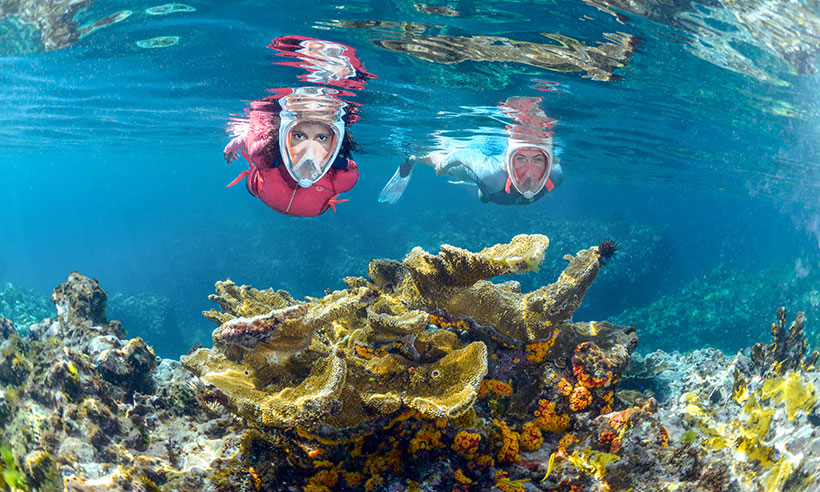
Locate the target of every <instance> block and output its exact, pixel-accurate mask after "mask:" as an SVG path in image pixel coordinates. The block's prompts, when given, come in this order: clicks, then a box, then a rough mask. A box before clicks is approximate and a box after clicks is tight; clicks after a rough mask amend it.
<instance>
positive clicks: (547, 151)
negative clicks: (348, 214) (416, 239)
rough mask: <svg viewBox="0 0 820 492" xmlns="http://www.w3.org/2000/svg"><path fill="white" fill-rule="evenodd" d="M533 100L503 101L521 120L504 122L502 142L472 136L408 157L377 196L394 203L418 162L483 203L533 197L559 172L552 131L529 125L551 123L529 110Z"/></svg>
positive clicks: (524, 200) (523, 201)
mask: <svg viewBox="0 0 820 492" xmlns="http://www.w3.org/2000/svg"><path fill="white" fill-rule="evenodd" d="M522 101H525V102H526V103H528V104H526V105H527V106H529V111H527V112H526V113H521V112H520V110H519V108H520V107H522V106H523V105H522V104H521V102H522ZM537 101H540V98H529V99H528V98H512V99H510V100H508V101H507V103H506V104H507V107H508V108H509V107H513V108H514V109H513V110H512V111H507V112H509V113H511V114H513V116H514V117H515V118H516V119H517V120H518V122H519V123H526V125H513V126H510V127H508V131H509V133H510V135H509V137H508V138H507V139H506V141H505V139H503V138H502V137H475V138H473V139H471V140H470V141H469V142H468V143H467V145H466V147H467V148H463V149H460V150H455V151H450V152H446V151H434V152H431V153H429V154H427V155H425V156H422V157H416V156H410V157H409V158H407V160H405V161H404V162H403V163H402V164H401V166H399V168H398V169H397V170H396V173H395V174H394V175H393V178H392V179H391V180H390V181H389V182H388V183H387V185H385V187H384V189H383V190H382V192H381V194H380V195H379V201H380V202H388V203H396V201H398V199H399V198H401V195H402V193H403V192H404V189H405V187H406V186H407V183H408V182H409V181H410V177H411V173H412V171H413V167H414V166H415V165H416V164H418V163H421V164H425V165H427V166H431V167H434V168H435V170H436V174H438V175H447V176H450V177H452V178H455V179H457V180H459V181H461V182H465V183H470V184H474V185H476V186H477V187H478V196H479V198H480V199H481V201H482V202H484V203H487V202H493V203H498V204H501V205H526V204H529V203H532V202H534V201H536V200H539V199H540V198H541V197H543V196H544V195H545V194H546V193H548V192H550V191H552V189H553V188H554V187H555V186H557V185H560V184H561V182H562V181H563V173H562V170H561V165H560V164H558V163H557V162H555V158H554V155H553V150H552V132H551V131H542V130H535V129H533V127H532V126H530V125H531V124H532V123H533V120H535V121H536V122H538V121H541V122H546V121H549V125H551V124H552V120H548V118H546V115H545V114H544V113H543V111H541V110H540V108H537V109H535V111H533V108H534V107H535V103H536V102H537ZM510 103H512V104H510ZM502 109H503V108H502ZM539 126H540V125H539ZM543 129H544V130H546V129H547V128H546V127H544V128H543Z"/></svg>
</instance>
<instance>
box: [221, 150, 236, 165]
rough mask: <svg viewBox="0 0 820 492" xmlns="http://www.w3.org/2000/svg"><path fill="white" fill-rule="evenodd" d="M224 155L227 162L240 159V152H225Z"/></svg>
mask: <svg viewBox="0 0 820 492" xmlns="http://www.w3.org/2000/svg"><path fill="white" fill-rule="evenodd" d="M223 155H224V156H225V164H230V163H231V162H233V161H235V160H237V159H239V152H225V153H224V154H223Z"/></svg>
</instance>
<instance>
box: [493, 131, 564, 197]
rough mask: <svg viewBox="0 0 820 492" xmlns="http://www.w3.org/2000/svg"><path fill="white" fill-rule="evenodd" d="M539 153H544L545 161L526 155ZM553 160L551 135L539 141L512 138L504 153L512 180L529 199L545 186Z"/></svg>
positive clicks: (508, 174) (508, 173) (505, 162)
mask: <svg viewBox="0 0 820 492" xmlns="http://www.w3.org/2000/svg"><path fill="white" fill-rule="evenodd" d="M527 151H530V152H527ZM538 153H541V154H543V161H542V160H540V159H538V158H536V159H529V158H527V157H525V154H530V155H533V156H537V155H538ZM539 157H540V156H539ZM553 160H554V158H553V154H552V138H549V137H548V138H546V139H544V140H543V141H540V142H537V143H536V142H527V141H523V140H518V139H514V138H511V139H510V140H509V142H508V144H507V152H506V153H505V154H504V165H505V166H506V170H507V176H509V178H510V182H511V183H512V185H513V186H514V187H515V189H516V190H517V191H518V192H519V193H521V195H523V196H524V198H527V199H530V198H532V197H534V196H535V195H537V194H538V193H540V192H541V190H542V189H543V188H544V185H545V184H546V183H547V180H548V179H549V176H550V170H551V169H552V163H553Z"/></svg>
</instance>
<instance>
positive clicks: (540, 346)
mask: <svg viewBox="0 0 820 492" xmlns="http://www.w3.org/2000/svg"><path fill="white" fill-rule="evenodd" d="M557 338H558V328H555V329H554V330H553V331H552V335H550V337H549V339H547V340H544V341H543V342H534V343H529V344H527V346H526V349H527V360H528V361H530V362H535V363H536V364H540V363H541V362H543V361H544V357H546V356H547V352H548V351H549V349H551V348H552V346H553V344H554V343H555V340H556V339H557Z"/></svg>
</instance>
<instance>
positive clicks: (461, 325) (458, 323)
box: [428, 314, 470, 331]
mask: <svg viewBox="0 0 820 492" xmlns="http://www.w3.org/2000/svg"><path fill="white" fill-rule="evenodd" d="M428 321H429V323H430V324H431V325H436V326H438V327H439V328H453V327H455V328H458V329H460V330H465V331H466V330H469V329H470V325H468V324H467V322H466V321H464V320H463V319H459V320H455V321H447V319H446V318H444V316H437V315H435V314H431V315H430V317H429V319H428Z"/></svg>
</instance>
